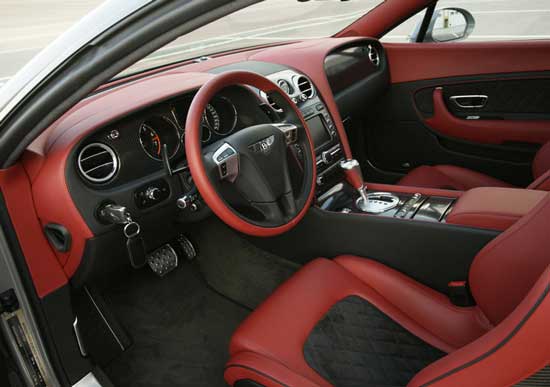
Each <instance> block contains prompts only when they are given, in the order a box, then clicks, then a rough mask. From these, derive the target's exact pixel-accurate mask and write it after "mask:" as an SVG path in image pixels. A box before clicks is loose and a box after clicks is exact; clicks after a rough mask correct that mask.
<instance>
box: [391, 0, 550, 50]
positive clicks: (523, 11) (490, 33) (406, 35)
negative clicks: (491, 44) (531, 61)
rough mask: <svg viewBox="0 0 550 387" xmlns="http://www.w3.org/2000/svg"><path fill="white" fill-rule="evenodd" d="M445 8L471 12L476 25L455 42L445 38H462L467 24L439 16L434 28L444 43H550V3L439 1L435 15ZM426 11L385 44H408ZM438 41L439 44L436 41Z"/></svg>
mask: <svg viewBox="0 0 550 387" xmlns="http://www.w3.org/2000/svg"><path fill="white" fill-rule="evenodd" d="M445 8H462V9H464V10H466V11H468V12H469V13H470V14H471V16H472V17H473V19H474V21H475V26H474V27H473V28H472V30H471V31H469V34H467V36H464V37H461V38H459V39H452V36H444V35H445V32H444V31H443V28H444V27H447V32H446V34H447V35H449V34H450V35H453V34H454V35H460V33H461V31H462V30H463V28H462V27H463V26H464V23H465V20H464V19H463V18H462V16H461V15H458V14H457V13H456V12H454V11H447V12H446V13H445V14H444V15H440V17H439V18H438V20H437V21H436V22H435V23H434V25H433V27H434V29H435V30H436V32H435V35H436V37H440V38H442V39H443V40H442V41H454V40H461V41H468V42H480V41H505V40H532V39H550V1H548V0H522V1H517V0H476V1H473V0H440V1H438V3H437V6H436V12H435V13H437V12H438V11H441V10H443V9H445ZM425 12H426V11H425V10H423V11H422V12H420V13H418V14H416V15H414V16H413V17H411V18H409V19H408V20H407V21H405V22H404V23H401V24H400V25H398V26H397V27H396V28H394V29H393V30H392V31H390V32H389V33H387V34H386V35H385V36H384V37H383V38H382V39H381V40H382V41H383V42H409V41H411V37H414V36H415V32H416V31H417V30H418V26H419V24H420V23H421V22H422V20H423V17H424V15H425ZM435 41H439V40H437V39H436V40H435Z"/></svg>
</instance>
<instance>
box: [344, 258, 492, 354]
mask: <svg viewBox="0 0 550 387" xmlns="http://www.w3.org/2000/svg"><path fill="white" fill-rule="evenodd" d="M335 261H336V262H337V263H338V264H340V265H342V266H343V267H344V268H346V269H347V270H349V271H350V272H351V273H352V274H354V275H355V276H356V277H357V278H359V279H360V280H361V281H362V282H364V283H365V284H367V285H368V286H369V287H371V288H372V289H374V290H376V292H378V293H379V294H383V295H384V298H385V299H386V300H387V301H388V302H389V303H390V304H391V305H393V306H394V307H396V308H398V309H399V310H400V311H401V312H403V313H404V314H406V315H407V316H408V317H409V318H411V319H412V320H413V321H415V322H416V323H417V324H418V325H420V326H422V327H423V328H424V329H426V330H427V331H429V332H430V333H431V334H432V335H433V336H434V337H437V338H439V339H440V340H441V341H442V342H444V343H445V344H446V348H445V350H446V352H451V351H453V350H455V349H457V348H461V347H463V346H464V345H466V344H469V343H471V342H472V341H474V340H476V339H478V338H479V337H480V336H482V335H483V334H485V333H486V332H487V331H488V330H489V329H491V325H490V324H489V322H488V320H487V319H486V318H485V316H484V315H483V313H482V312H481V311H480V309H479V308H477V307H467V308H461V307H457V306H455V305H453V304H452V303H451V302H450V301H449V298H448V297H447V296H445V295H443V294H441V293H439V292H437V291H435V290H433V289H431V288H428V287H427V286H424V285H422V284H420V283H418V282H416V281H414V280H412V279H411V278H409V277H407V276H405V275H403V274H401V273H399V272H398V271H396V270H393V269H391V268H389V267H387V266H385V265H383V264H381V263H378V262H376V261H373V260H369V259H365V258H359V257H355V256H341V257H338V258H336V259H335Z"/></svg>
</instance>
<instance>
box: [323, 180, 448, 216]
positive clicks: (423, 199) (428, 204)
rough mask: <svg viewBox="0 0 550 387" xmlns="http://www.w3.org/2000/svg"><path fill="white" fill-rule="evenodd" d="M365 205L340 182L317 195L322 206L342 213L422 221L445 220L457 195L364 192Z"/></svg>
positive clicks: (349, 188) (349, 187)
mask: <svg viewBox="0 0 550 387" xmlns="http://www.w3.org/2000/svg"><path fill="white" fill-rule="evenodd" d="M366 197H367V201H368V203H367V206H366V207H365V206H363V205H362V199H361V197H360V195H359V194H358V193H356V192H355V190H354V189H353V188H351V186H350V185H348V184H346V183H345V182H341V183H339V184H337V185H335V186H334V187H332V188H331V189H329V190H328V191H327V192H325V193H324V194H323V195H321V196H320V197H319V198H318V205H319V207H320V208H321V209H323V210H325V211H331V212H340V213H344V214H349V213H355V214H365V213H366V214H370V215H376V216H381V217H386V218H396V219H412V220H419V221H425V222H442V223H445V222H446V218H447V216H448V214H449V213H450V212H451V210H452V209H453V207H454V205H455V203H456V198H452V197H444V196H437V195H427V194H422V193H419V192H414V190H413V192H410V193H408V192H395V193H393V192H383V191H377V190H368V189H367V191H366Z"/></svg>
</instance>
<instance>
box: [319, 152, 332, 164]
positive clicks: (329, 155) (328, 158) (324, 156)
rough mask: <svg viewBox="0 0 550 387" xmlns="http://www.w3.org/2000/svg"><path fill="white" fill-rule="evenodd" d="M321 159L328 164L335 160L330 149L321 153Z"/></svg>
mask: <svg viewBox="0 0 550 387" xmlns="http://www.w3.org/2000/svg"><path fill="white" fill-rule="evenodd" d="M321 159H322V160H323V162H324V163H325V164H327V165H328V164H330V163H332V160H333V157H332V153H330V151H324V152H323V153H321Z"/></svg>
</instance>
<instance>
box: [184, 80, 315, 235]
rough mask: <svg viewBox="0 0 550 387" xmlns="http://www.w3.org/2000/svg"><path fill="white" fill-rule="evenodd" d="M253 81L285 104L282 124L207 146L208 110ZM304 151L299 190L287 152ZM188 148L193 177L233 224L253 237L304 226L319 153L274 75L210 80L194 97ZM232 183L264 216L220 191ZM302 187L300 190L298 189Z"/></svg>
mask: <svg viewBox="0 0 550 387" xmlns="http://www.w3.org/2000/svg"><path fill="white" fill-rule="evenodd" d="M237 85H240V86H243V85H248V86H252V87H254V88H257V89H260V90H262V91H264V92H265V93H267V94H269V95H270V96H271V98H273V99H274V100H275V101H276V102H277V104H278V105H279V106H281V107H282V108H283V112H284V113H282V115H281V118H282V119H281V122H278V123H260V124H258V125H254V126H250V127H247V128H244V129H241V130H238V131H236V132H235V133H233V134H231V135H229V136H227V137H225V138H223V139H221V140H219V141H217V142H216V143H214V144H210V145H208V146H206V147H205V148H204V149H203V148H202V145H201V136H202V123H203V112H204V111H205V108H206V106H207V104H208V103H209V102H210V100H211V99H212V98H213V97H214V96H215V95H216V94H217V93H218V92H220V91H221V90H222V89H224V88H226V87H229V86H237ZM291 146H292V147H298V148H300V149H301V154H302V156H303V157H302V159H303V162H302V164H303V174H302V184H301V189H299V190H293V188H292V187H293V184H292V182H291V177H290V175H291V174H290V171H289V164H288V159H287V154H288V153H287V152H289V151H290V150H289V147H291ZM185 151H186V155H187V161H188V164H189V168H190V170H191V175H192V177H193V180H194V182H195V184H196V186H197V189H198V190H199V192H200V194H201V196H202V198H203V199H204V201H205V202H206V204H207V205H208V206H209V207H210V208H211V209H212V211H213V212H214V213H215V214H216V215H217V216H218V217H219V218H220V219H221V220H222V221H224V222H225V223H226V224H227V225H229V226H230V227H232V228H234V229H236V230H238V231H240V232H242V233H245V234H249V235H254V236H273V235H278V234H281V233H284V232H286V231H288V230H290V229H291V228H293V227H294V226H296V224H298V222H299V221H300V220H301V219H302V218H303V217H304V215H305V213H306V212H307V210H308V208H309V207H310V205H311V202H312V199H313V195H314V191H315V179H316V176H315V175H316V169H315V165H316V164H315V152H314V150H313V141H312V139H311V136H310V134H309V130H308V128H307V125H306V123H305V121H304V119H303V117H302V114H301V112H300V111H299V109H298V107H297V106H296V104H294V103H293V102H292V101H291V100H290V98H289V97H288V95H287V94H286V93H284V92H283V91H282V90H281V89H280V88H279V87H278V86H277V85H275V84H274V83H273V82H271V81H270V80H269V79H267V78H265V77H263V76H261V75H259V74H255V73H251V72H246V71H230V72H225V73H222V74H219V75H217V76H216V77H214V78H212V79H211V80H209V81H208V82H207V83H205V84H204V85H203V86H202V87H201V88H200V89H199V91H198V93H197V94H196V95H195V97H194V98H193V101H192V103H191V106H190V108H189V112H188V115H187V121H186V126H185ZM224 185H225V187H226V188H227V185H232V187H230V188H235V192H238V193H239V194H240V195H241V196H242V197H243V199H244V200H245V201H246V203H247V204H248V205H250V207H251V208H253V209H254V211H255V213H257V214H259V215H261V217H260V218H257V217H254V218H251V217H250V216H245V215H244V214H242V213H240V212H237V211H236V210H235V209H234V208H233V207H232V206H231V205H230V204H229V203H228V202H227V201H226V200H224V198H223V197H222V195H221V193H220V191H221V190H222V188H223V186H224ZM295 191H299V192H295Z"/></svg>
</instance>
